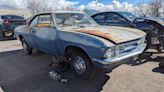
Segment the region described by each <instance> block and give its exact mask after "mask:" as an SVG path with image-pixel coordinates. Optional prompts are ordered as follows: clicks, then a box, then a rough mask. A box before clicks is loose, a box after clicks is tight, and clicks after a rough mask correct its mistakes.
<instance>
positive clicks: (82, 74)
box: [71, 51, 96, 80]
mask: <svg viewBox="0 0 164 92" xmlns="http://www.w3.org/2000/svg"><path fill="white" fill-rule="evenodd" d="M71 58H72V59H71V66H72V69H73V71H74V73H75V74H76V75H77V76H78V77H79V78H81V79H84V80H88V79H90V78H92V77H93V75H94V74H95V70H96V69H95V67H94V66H93V64H92V63H91V60H90V58H89V57H88V56H87V55H86V54H85V53H84V52H82V51H75V52H73V54H72V55H71ZM80 68H81V69H80Z"/></svg>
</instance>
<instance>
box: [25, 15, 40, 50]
mask: <svg viewBox="0 0 164 92" xmlns="http://www.w3.org/2000/svg"><path fill="white" fill-rule="evenodd" d="M37 21H38V17H37V16H35V17H33V18H32V19H30V20H29V22H28V24H27V25H26V27H25V32H26V33H28V34H27V35H24V36H25V38H26V39H25V40H26V42H27V43H28V45H30V47H33V48H37V47H36V44H35V42H34V39H36V38H35V32H36V30H37V27H36V25H37Z"/></svg>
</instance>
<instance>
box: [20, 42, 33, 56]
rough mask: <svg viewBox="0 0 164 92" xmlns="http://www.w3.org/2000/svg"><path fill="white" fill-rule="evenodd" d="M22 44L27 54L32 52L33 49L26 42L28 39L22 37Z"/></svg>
mask: <svg viewBox="0 0 164 92" xmlns="http://www.w3.org/2000/svg"><path fill="white" fill-rule="evenodd" d="M22 46H23V51H24V53H25V54H27V55H31V54H32V50H33V49H32V48H31V47H29V46H28V44H27V43H26V41H25V40H24V39H22Z"/></svg>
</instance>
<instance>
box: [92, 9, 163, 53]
mask: <svg viewBox="0 0 164 92" xmlns="http://www.w3.org/2000/svg"><path fill="white" fill-rule="evenodd" d="M91 17H92V18H93V19H94V20H95V21H96V22H97V23H98V24H100V25H104V26H121V27H131V28H137V29H140V30H143V31H145V32H146V33H147V37H146V40H147V44H148V45H147V49H148V48H150V47H155V48H156V49H157V50H159V51H161V49H162V48H163V44H164V43H162V42H160V39H161V35H164V33H163V31H164V25H163V22H161V21H163V19H162V18H146V17H137V16H135V15H133V14H132V13H129V12H119V11H118V12H117V11H107V12H99V13H97V14H94V15H92V16H91ZM162 39H164V38H163V37H162Z"/></svg>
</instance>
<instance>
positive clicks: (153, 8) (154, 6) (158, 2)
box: [149, 0, 163, 17]
mask: <svg viewBox="0 0 164 92" xmlns="http://www.w3.org/2000/svg"><path fill="white" fill-rule="evenodd" d="M162 2H163V1H162V0H153V1H151V2H150V3H149V10H150V15H151V16H153V17H160V15H161V12H160V9H161V8H162V7H163V6H162Z"/></svg>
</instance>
